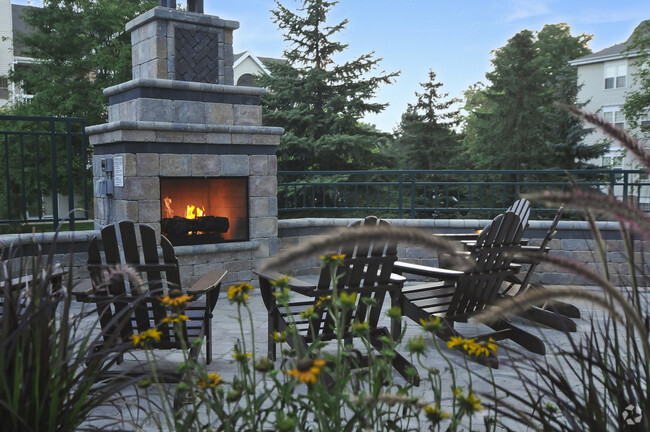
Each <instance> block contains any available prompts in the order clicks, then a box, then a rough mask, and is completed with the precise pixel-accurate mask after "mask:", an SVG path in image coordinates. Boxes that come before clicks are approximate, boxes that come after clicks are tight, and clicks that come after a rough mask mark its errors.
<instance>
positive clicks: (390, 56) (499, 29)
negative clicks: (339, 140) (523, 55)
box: [12, 0, 650, 132]
mask: <svg viewBox="0 0 650 432" xmlns="http://www.w3.org/2000/svg"><path fill="white" fill-rule="evenodd" d="M280 1H281V3H282V4H283V5H284V6H285V7H287V8H289V9H292V10H296V9H297V8H299V7H301V6H302V0H280ZM12 3H14V4H28V3H29V0H13V1H12ZM178 3H179V4H180V3H184V2H183V1H179V2H178ZM31 4H34V5H36V6H39V5H40V1H38V0H35V1H32V2H31ZM204 5H205V13H206V14H210V15H216V16H219V17H220V18H224V19H228V20H235V21H239V25H240V26H239V29H238V30H236V31H235V32H234V43H233V44H234V47H233V48H234V51H235V53H239V52H243V51H251V52H252V53H253V54H255V55H257V56H260V57H281V56H282V52H283V51H284V50H285V49H287V48H288V45H287V44H286V42H285V41H284V37H283V35H282V33H281V31H280V30H279V29H278V27H277V25H276V24H275V23H273V21H272V14H271V12H270V10H271V9H274V8H275V6H276V4H275V1H274V0H204ZM343 19H347V20H348V21H349V22H348V24H347V26H346V28H345V30H343V31H341V32H339V33H338V34H337V35H335V36H334V39H335V40H337V41H340V42H343V43H347V44H348V45H349V46H348V48H347V49H346V50H345V51H344V52H343V53H341V54H340V55H338V56H337V57H335V61H336V62H337V63H343V62H345V61H349V60H353V59H355V58H357V57H359V56H361V55H363V54H366V53H369V52H374V55H375V57H376V58H381V59H382V61H381V62H380V64H379V68H378V69H377V70H376V71H375V72H381V71H386V72H396V71H399V72H400V75H399V76H398V77H397V78H396V79H395V82H394V83H393V84H391V85H384V86H382V87H381V88H380V89H379V91H378V92H377V97H376V101H377V102H381V103H388V104H389V106H388V107H387V108H386V109H385V110H384V111H383V112H382V113H380V114H377V115H368V116H367V117H366V118H365V119H364V121H366V122H367V123H371V124H374V125H376V126H377V127H378V128H379V129H381V130H384V131H386V132H392V131H393V130H394V128H395V127H396V126H397V125H398V124H399V121H400V118H401V115H402V113H403V112H404V111H405V110H406V107H407V104H409V103H412V104H413V103H415V102H416V96H415V92H420V91H421V89H422V88H421V86H420V83H423V82H426V81H427V80H428V73H429V70H430V69H431V70H433V71H434V72H435V73H436V76H437V81H438V82H440V83H442V84H443V86H442V88H441V91H442V92H443V93H448V94H449V97H450V98H451V97H462V95H463V91H464V90H466V89H467V88H468V87H469V86H470V85H472V84H474V83H476V82H479V81H481V82H483V83H487V80H486V78H485V73H486V72H488V71H490V69H491V59H492V51H493V50H495V49H498V48H500V47H502V46H504V45H505V44H506V43H507V42H508V39H510V38H511V37H512V36H514V35H515V34H517V33H518V32H520V31H521V30H524V29H527V30H532V31H539V30H541V29H542V28H543V27H544V25H545V24H558V23H567V24H568V25H569V26H570V28H571V34H572V35H573V36H577V35H580V34H583V33H584V34H588V35H593V39H592V40H591V42H590V43H589V47H590V48H591V49H592V50H593V51H594V52H597V51H600V50H602V49H604V48H607V47H610V46H612V45H615V44H617V43H622V42H625V41H626V40H627V38H628V37H629V36H630V34H631V33H632V31H633V30H634V28H635V27H636V26H637V25H638V24H639V23H640V22H641V21H643V20H645V19H650V0H616V1H612V0H607V1H606V0H456V1H449V0H445V1H442V0H401V1H389V0H340V1H339V3H338V4H337V5H336V6H334V7H333V9H332V10H331V13H330V15H329V21H328V23H331V24H336V23H338V22H340V21H342V20H343Z"/></svg>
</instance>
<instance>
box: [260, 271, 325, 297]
mask: <svg viewBox="0 0 650 432" xmlns="http://www.w3.org/2000/svg"><path fill="white" fill-rule="evenodd" d="M253 273H255V274H256V275H257V276H259V277H260V278H262V279H266V280H268V281H275V280H279V279H282V278H284V277H286V276H287V275H285V274H283V273H279V272H275V271H268V272H266V273H260V272H259V271H253ZM288 285H289V289H291V290H292V291H295V292H297V293H300V294H303V295H307V296H311V297H313V296H314V295H315V294H314V291H316V289H317V288H318V287H317V286H316V285H314V284H313V283H309V282H305V281H301V280H300V279H297V278H295V277H289V279H288Z"/></svg>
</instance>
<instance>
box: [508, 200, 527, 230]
mask: <svg viewBox="0 0 650 432" xmlns="http://www.w3.org/2000/svg"><path fill="white" fill-rule="evenodd" d="M506 211H509V212H513V213H514V214H516V215H517V216H519V219H521V226H523V227H524V229H525V228H526V227H527V226H528V219H530V201H528V200H527V199H526V198H521V199H518V200H517V201H515V202H514V203H512V205H511V206H510V207H509V208H508V210H506Z"/></svg>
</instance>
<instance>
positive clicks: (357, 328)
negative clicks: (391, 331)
mask: <svg viewBox="0 0 650 432" xmlns="http://www.w3.org/2000/svg"><path fill="white" fill-rule="evenodd" d="M350 327H352V332H353V333H356V334H364V333H367V332H368V329H369V328H370V324H369V323H368V321H365V322H354V323H352V325H351V326H350Z"/></svg>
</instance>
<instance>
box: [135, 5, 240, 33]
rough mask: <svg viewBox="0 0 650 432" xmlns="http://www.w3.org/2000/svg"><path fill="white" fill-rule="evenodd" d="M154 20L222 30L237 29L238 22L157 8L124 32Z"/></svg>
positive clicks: (139, 17)
mask: <svg viewBox="0 0 650 432" xmlns="http://www.w3.org/2000/svg"><path fill="white" fill-rule="evenodd" d="M154 20H166V21H179V22H185V23H190V24H199V25H206V26H210V27H221V28H224V29H231V30H235V29H238V28H239V22H237V21H232V20H224V19H221V18H219V17H218V16H214V15H205V14H201V13H196V12H187V11H179V10H176V9H170V8H165V7H161V6H157V7H155V8H153V9H149V10H148V11H147V12H145V13H143V14H142V15H140V16H138V17H136V18H134V19H133V20H131V21H129V22H128V23H126V27H125V29H126V31H127V32H129V31H133V30H134V29H136V28H138V27H140V26H142V25H144V24H146V23H148V22H150V21H154Z"/></svg>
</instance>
